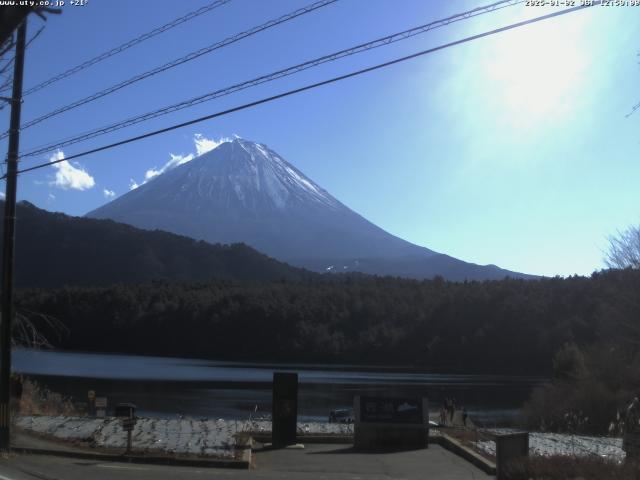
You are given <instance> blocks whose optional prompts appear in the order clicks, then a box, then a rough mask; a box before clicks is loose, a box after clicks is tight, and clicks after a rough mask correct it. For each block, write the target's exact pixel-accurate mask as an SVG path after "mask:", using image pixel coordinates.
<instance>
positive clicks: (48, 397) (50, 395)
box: [16, 380, 81, 415]
mask: <svg viewBox="0 0 640 480" xmlns="http://www.w3.org/2000/svg"><path fill="white" fill-rule="evenodd" d="M16 413H18V414H20V415H80V414H81V412H79V411H78V409H77V408H76V407H75V406H74V404H73V402H72V401H71V398H69V397H65V396H63V395H61V394H60V393H56V392H52V391H51V390H49V389H48V388H46V387H43V386H42V385H40V384H39V383H38V382H36V381H34V380H24V382H23V384H22V397H21V398H20V408H19V410H18V412H16Z"/></svg>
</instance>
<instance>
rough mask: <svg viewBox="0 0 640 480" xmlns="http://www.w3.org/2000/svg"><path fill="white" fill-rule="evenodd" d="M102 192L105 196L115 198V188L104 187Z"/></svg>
mask: <svg viewBox="0 0 640 480" xmlns="http://www.w3.org/2000/svg"><path fill="white" fill-rule="evenodd" d="M102 194H103V195H104V196H105V198H113V197H115V196H116V192H114V191H113V190H109V189H108V188H104V189H103V190H102Z"/></svg>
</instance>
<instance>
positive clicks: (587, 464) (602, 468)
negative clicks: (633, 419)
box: [505, 456, 640, 480]
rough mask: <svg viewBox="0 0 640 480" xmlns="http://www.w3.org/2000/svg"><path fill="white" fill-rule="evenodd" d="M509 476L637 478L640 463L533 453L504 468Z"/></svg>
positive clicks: (536, 479) (525, 479)
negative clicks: (533, 454)
mask: <svg viewBox="0 0 640 480" xmlns="http://www.w3.org/2000/svg"><path fill="white" fill-rule="evenodd" d="M505 473H506V477H505V478H506V479H508V480H578V479H580V480H637V479H638V478H640V463H638V462H626V463H617V462H613V461H611V460H606V459H603V458H599V457H567V456H553V457H542V456H533V457H528V458H526V459H522V460H518V461H515V462H513V463H511V464H510V465H509V466H508V467H507V468H505Z"/></svg>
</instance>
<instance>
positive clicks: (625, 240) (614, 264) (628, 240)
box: [604, 225, 640, 269]
mask: <svg viewBox="0 0 640 480" xmlns="http://www.w3.org/2000/svg"><path fill="white" fill-rule="evenodd" d="M604 263H605V264H606V265H607V267H609V268H638V269H640V225H638V226H632V227H629V228H628V229H627V230H624V231H622V232H620V231H618V233H617V234H616V235H612V236H610V237H609V250H608V251H607V252H606V256H605V259H604Z"/></svg>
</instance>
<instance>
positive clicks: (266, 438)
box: [251, 434, 353, 444]
mask: <svg viewBox="0 0 640 480" xmlns="http://www.w3.org/2000/svg"><path fill="white" fill-rule="evenodd" d="M251 438H252V439H253V441H254V442H258V443H271V434H257V435H251ZM296 442H298V443H329V444H332V443H337V444H343V443H353V436H352V435H297V436H296Z"/></svg>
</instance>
